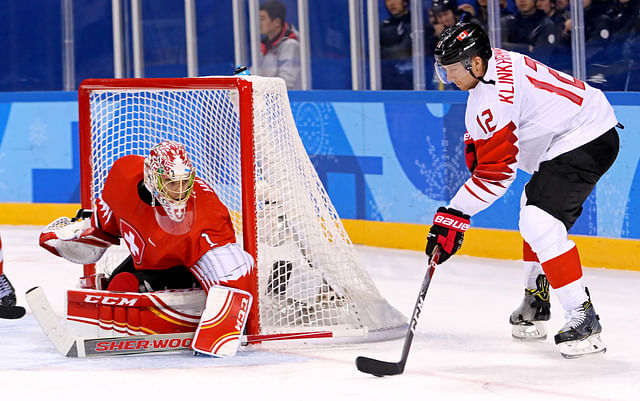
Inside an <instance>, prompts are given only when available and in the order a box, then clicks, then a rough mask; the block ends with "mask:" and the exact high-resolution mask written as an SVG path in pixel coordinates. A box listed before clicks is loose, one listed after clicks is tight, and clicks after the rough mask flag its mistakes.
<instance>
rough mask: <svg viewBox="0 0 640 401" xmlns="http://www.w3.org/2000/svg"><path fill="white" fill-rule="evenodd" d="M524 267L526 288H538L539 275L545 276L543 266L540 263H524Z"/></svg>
mask: <svg viewBox="0 0 640 401" xmlns="http://www.w3.org/2000/svg"><path fill="white" fill-rule="evenodd" d="M523 267H524V287H525V288H529V289H531V290H535V289H536V288H537V285H536V279H537V278H538V276H539V275H541V274H544V271H542V265H541V264H540V263H538V262H526V261H525V262H523Z"/></svg>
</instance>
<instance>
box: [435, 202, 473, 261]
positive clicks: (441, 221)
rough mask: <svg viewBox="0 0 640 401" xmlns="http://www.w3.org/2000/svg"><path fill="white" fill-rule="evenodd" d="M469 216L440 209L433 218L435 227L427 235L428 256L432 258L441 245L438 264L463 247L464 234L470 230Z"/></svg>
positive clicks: (456, 211) (457, 211)
mask: <svg viewBox="0 0 640 401" xmlns="http://www.w3.org/2000/svg"><path fill="white" fill-rule="evenodd" d="M469 224H470V221H469V216H468V215H466V214H464V213H462V212H461V211H459V210H456V209H452V208H446V207H444V206H443V207H440V208H439V209H438V212H437V213H436V215H435V216H434V217H433V225H432V226H431V229H430V230H429V234H428V235H427V249H426V251H425V252H426V254H427V255H428V256H431V254H432V253H433V250H434V249H435V247H436V245H440V258H439V259H438V264H440V263H442V262H444V261H446V260H447V259H449V257H451V255H453V254H455V253H456V252H457V251H458V249H460V247H461V246H462V242H463V241H464V232H465V231H467V229H468V228H469Z"/></svg>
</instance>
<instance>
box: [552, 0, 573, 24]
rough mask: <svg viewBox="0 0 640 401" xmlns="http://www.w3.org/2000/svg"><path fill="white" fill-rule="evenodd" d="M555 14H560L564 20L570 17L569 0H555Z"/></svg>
mask: <svg viewBox="0 0 640 401" xmlns="http://www.w3.org/2000/svg"><path fill="white" fill-rule="evenodd" d="M555 15H558V16H561V17H562V18H563V19H565V20H567V19H569V18H571V11H570V10H569V0H556V13H555Z"/></svg>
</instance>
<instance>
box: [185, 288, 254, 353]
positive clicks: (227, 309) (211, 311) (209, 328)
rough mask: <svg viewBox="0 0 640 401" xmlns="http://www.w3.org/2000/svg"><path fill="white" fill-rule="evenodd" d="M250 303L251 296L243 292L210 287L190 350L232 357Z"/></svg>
mask: <svg viewBox="0 0 640 401" xmlns="http://www.w3.org/2000/svg"><path fill="white" fill-rule="evenodd" d="M252 301H253V297H252V296H251V294H250V293H248V292H246V291H242V290H238V289H235V288H228V287H219V286H213V287H211V288H210V289H209V293H208V295H207V301H206V304H205V309H204V312H203V313H202V317H201V318H200V323H199V324H198V328H197V330H196V334H195V336H194V338H193V343H192V344H191V348H192V349H193V350H195V351H198V352H201V353H203V354H207V355H213V356H217V357H230V356H234V355H235V354H236V353H237V352H238V347H239V346H240V336H241V335H242V332H243V331H244V327H245V325H246V323H247V318H248V316H249V310H250V309H251V303H252Z"/></svg>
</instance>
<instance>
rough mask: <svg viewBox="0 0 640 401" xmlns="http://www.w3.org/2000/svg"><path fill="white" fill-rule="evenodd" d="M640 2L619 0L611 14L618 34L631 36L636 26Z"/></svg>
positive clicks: (638, 0) (639, 0) (636, 0)
mask: <svg viewBox="0 0 640 401" xmlns="http://www.w3.org/2000/svg"><path fill="white" fill-rule="evenodd" d="M639 10H640V0H617V1H616V2H615V4H614V6H613V10H612V12H611V14H610V15H611V18H612V19H613V22H614V27H615V32H616V34H623V35H626V34H629V33H631V32H632V31H633V30H634V28H635V25H636V22H637V18H638V11H639Z"/></svg>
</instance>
